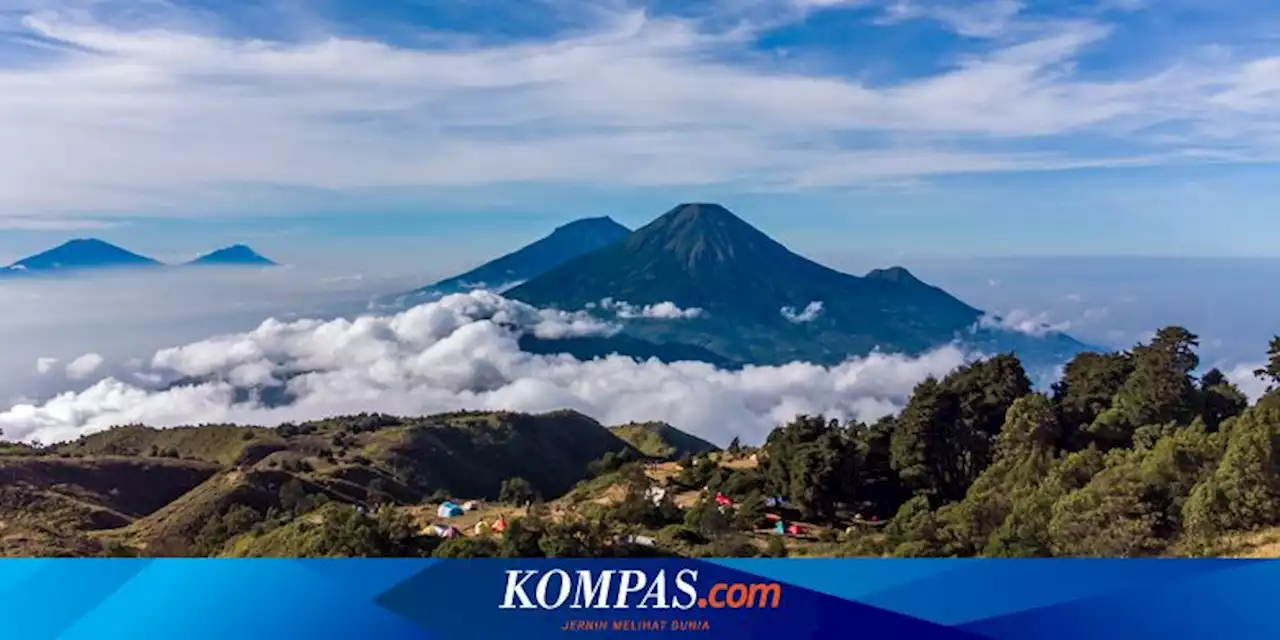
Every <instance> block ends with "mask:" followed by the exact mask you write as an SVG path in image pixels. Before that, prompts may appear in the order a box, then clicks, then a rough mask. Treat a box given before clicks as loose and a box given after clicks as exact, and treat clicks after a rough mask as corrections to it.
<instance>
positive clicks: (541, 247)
mask: <svg viewBox="0 0 1280 640" xmlns="http://www.w3.org/2000/svg"><path fill="white" fill-rule="evenodd" d="M630 233H631V230H630V229H628V228H627V227H624V226H622V225H621V224H618V223H617V222H616V221H614V220H613V218H610V217H608V216H595V217H590V218H579V219H577V220H572V221H570V222H566V223H564V224H562V225H560V226H558V227H556V228H555V229H554V230H552V232H551V233H549V234H547V235H546V236H543V237H541V238H539V239H537V240H535V241H533V242H531V243H529V244H527V245H525V246H523V247H521V248H519V249H516V250H515V251H511V252H509V253H506V254H503V255H501V256H499V257H497V258H494V259H493V260H490V261H488V262H485V263H484V264H481V265H480V266H478V267H475V268H474V269H471V270H469V271H466V272H464V273H461V274H459V275H456V276H452V277H449V278H445V279H443V280H439V281H436V282H434V283H432V284H429V285H427V286H424V287H420V288H418V289H414V290H412V291H407V292H404V293H401V294H398V295H395V296H391V299H392V300H393V301H408V300H423V299H429V298H432V297H438V296H440V295H447V294H450V293H460V292H464V291H468V290H471V289H475V288H482V287H483V288H490V289H492V290H495V291H501V290H503V288H504V287H509V286H514V285H516V284H519V283H521V282H523V281H525V280H527V279H529V278H533V277H536V276H538V275H541V274H543V273H545V272H547V271H549V270H550V269H552V268H555V267H557V266H559V265H560V264H563V263H564V262H565V261H566V260H570V259H572V258H575V257H577V256H580V255H583V254H585V253H590V252H592V251H595V250H597V249H600V248H601V247H604V246H607V245H609V244H611V243H613V242H617V241H619V240H621V239H622V238H625V237H626V236H627V235H628V234H630ZM393 304H394V303H393ZM396 306H405V305H404V304H403V302H401V303H400V304H398V305H396Z"/></svg>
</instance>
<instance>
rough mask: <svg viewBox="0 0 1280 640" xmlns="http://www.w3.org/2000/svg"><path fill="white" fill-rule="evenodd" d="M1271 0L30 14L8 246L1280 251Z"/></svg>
mask: <svg viewBox="0 0 1280 640" xmlns="http://www.w3.org/2000/svg"><path fill="white" fill-rule="evenodd" d="M1278 150H1280V6H1277V5H1276V4H1275V3H1274V2H1270V1H1263V0H1236V1H1233V2H1229V3H1222V2H1211V1H1209V0H1161V1H1159V2H1156V1H1155V0H1146V1H1143V0H1091V1H1088V2H1067V1H1064V0H1047V1H1042V2H1035V1H1031V0H1026V1H1022V2H1020V1H1018V0H968V1H958V0H952V1H944V0H703V1H698V2H678V1H676V0H650V1H648V2H643V1H639V0H637V1H634V2H633V1H628V0H605V1H573V0H526V1H522V2H512V1H510V0H453V1H445V0H417V1H413V2H392V1H390V0H388V1H385V2H358V1H355V0H321V1H303V0H268V1H267V2H232V1H225V0H217V1H215V0H196V1H192V0H184V1H180V2H170V1H165V0H145V1H140V0H130V1H128V2H124V1H118V0H0V258H5V259H13V258H17V257H20V256H21V255H23V254H25V253H29V252H31V251H34V250H38V249H41V248H44V247H46V246H48V245H49V244H51V243H56V242H58V241H61V240H64V239H66V238H68V237H72V236H88V235H93V236H99V237H103V238H106V239H109V240H112V241H116V242H119V243H121V244H126V245H128V246H130V247H131V248H134V249H136V250H139V251H142V252H146V253H150V254H152V255H157V256H159V257H164V258H177V257H182V256H186V255H189V254H192V253H196V252H199V251H202V250H207V249H211V248H214V247H216V246H218V245H221V244H228V243H231V242H241V241H243V242H249V243H250V244H253V245H254V246H255V247H257V248H259V249H260V250H261V251H263V252H264V253H267V254H270V255H273V256H274V257H279V258H280V259H283V260H287V261H292V262H308V261H311V262H316V261H329V260H347V261H350V262H352V263H353V264H359V263H362V262H366V263H368V264H371V265H376V266H377V267H379V268H387V269H396V268H426V267H425V266H423V265H426V264H427V263H428V262H429V263H430V264H431V265H433V268H439V269H442V270H446V271H447V270H448V269H449V268H452V266H453V265H466V264H468V263H473V262H476V261H477V260H478V259H481V258H487V257H490V256H491V255H493V254H494V253H497V252H501V251H503V250H505V249H508V248H511V247H512V246H514V245H518V244H520V243H522V242H524V241H527V240H530V239H533V238H535V237H537V236H539V235H541V234H543V233H545V232H546V231H548V230H549V229H550V228H551V227H553V226H555V225H556V224H559V223H562V222H564V221H565V220H567V219H571V218H574V217H580V216H584V215H601V214H608V215H612V216H614V217H615V218H616V219H618V220H619V221H621V222H623V223H625V224H629V225H632V226H638V225H640V224H643V223H644V222H645V221H647V220H648V219H650V218H652V217H654V216H656V215H657V214H659V213H661V212H663V211H665V210H666V209H668V208H669V207H670V206H672V205H674V204H676V203H677V202H681V201H689V200H699V201H701V200H716V201H721V202H724V203H726V204H727V205H729V206H730V207H731V208H733V209H734V210H736V211H737V212H739V213H740V214H741V215H743V216H744V217H745V218H747V219H749V220H750V221H752V222H755V223H757V224H758V225H759V226H761V227H762V228H764V229H765V230H766V231H768V232H770V233H772V234H773V235H775V236H777V237H779V238H780V239H782V240H783V241H784V242H786V243H788V244H790V245H791V246H793V248H796V249H798V250H801V251H803V252H805V253H810V254H815V255H834V254H838V253H855V254H859V255H883V256H905V255H1009V254H1022V255H1027V254H1030V255H1038V254H1141V255H1173V256H1193V255H1195V256H1199V255H1221V256H1276V255H1280V249H1277V248H1276V245H1275V243H1274V242H1272V241H1270V238H1274V237H1276V234H1277V233H1280V217H1277V216H1276V212H1277V211H1280V196H1278V195H1276V191H1277V190H1276V189H1275V188H1274V186H1273V184H1274V182H1275V179H1274V176H1275V175H1276V174H1275V169H1276V167H1275V164H1276V161H1277V159H1278V158H1280V153H1278Z"/></svg>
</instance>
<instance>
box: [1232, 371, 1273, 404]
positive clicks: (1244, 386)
mask: <svg viewBox="0 0 1280 640" xmlns="http://www.w3.org/2000/svg"><path fill="white" fill-rule="evenodd" d="M1262 366H1263V365H1262V364H1261V363H1258V364H1252V365H1250V364H1242V365H1237V366H1235V367H1232V368H1231V369H1229V370H1227V371H1224V372H1223V373H1225V374H1226V376H1227V380H1230V381H1231V382H1232V384H1234V385H1236V387H1238V388H1239V389H1240V391H1241V392H1243V393H1244V395H1245V396H1247V397H1248V398H1249V401H1250V402H1257V401H1258V399H1260V398H1261V397H1262V396H1263V395H1265V394H1266V393H1267V387H1268V386H1269V383H1268V382H1267V381H1265V380H1263V379H1262V378H1259V377H1258V376H1256V375H1254V372H1255V371H1257V370H1258V369H1259V368H1261V367H1262Z"/></svg>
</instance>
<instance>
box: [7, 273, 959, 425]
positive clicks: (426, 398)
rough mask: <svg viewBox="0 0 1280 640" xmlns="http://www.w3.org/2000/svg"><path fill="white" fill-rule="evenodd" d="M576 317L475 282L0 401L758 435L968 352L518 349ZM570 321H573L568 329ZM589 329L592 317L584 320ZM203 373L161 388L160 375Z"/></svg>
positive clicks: (157, 418)
mask: <svg viewBox="0 0 1280 640" xmlns="http://www.w3.org/2000/svg"><path fill="white" fill-rule="evenodd" d="M579 320H580V319H579V318H577V317H576V316H574V315H573V314H564V313H561V312H551V311H545V310H537V309H533V308H532V307H528V306H526V305H523V304H521V303H517V302H512V301H508V300H506V299H503V298H501V297H499V296H496V295H494V294H491V293H487V292H472V293H470V294H459V295H453V296H448V297H446V298H443V299H441V300H440V301H438V302H433V303H428V304H424V305H421V306H418V307H415V308H413V309H410V310H408V311H405V312H403V313H400V314H397V315H394V316H389V317H381V318H374V317H364V318H360V319H357V320H354V321H347V320H334V321H330V322H322V321H316V320H300V321H296V322H290V323H285V322H279V321H275V320H269V321H267V322H264V323H263V324H262V325H261V326H259V327H258V328H257V329H255V330H253V331H250V332H247V333H242V334H234V335H227V336H222V337H218V338H211V339H208V340H204V341H201V342H195V343H191V344H188V345H184V346H181V347H176V348H170V349H163V350H161V351H159V352H157V353H156V354H155V355H154V357H153V358H152V359H151V361H150V364H149V367H148V368H147V370H145V371H142V372H139V373H140V374H142V375H135V376H133V377H132V381H127V380H126V379H124V378H121V377H110V378H106V379H103V380H101V381H99V382H97V383H96V384H94V385H92V386H90V387H88V388H85V389H83V390H80V391H68V392H65V393H61V394H58V395H55V396H53V397H51V398H49V399H48V400H46V401H44V402H42V403H26V404H21V405H18V406H14V407H12V408H10V409H9V410H8V411H6V412H3V413H0V429H3V431H4V433H5V435H6V436H7V437H10V438H15V439H24V440H25V439H32V438H37V439H40V440H42V441H59V440H65V439H69V438H75V437H78V436H79V435H82V434H85V433H89V432H93V431H97V430H101V429H105V428H108V427H110V426H112V425H118V424H122V423H132V422H143V423H147V424H153V425H157V426H174V425H181V424H193V423H203V422H236V423H249V424H268V425H274V424H279V423H280V422H283V421H300V420H306V419H314V418H321V417H325V416H332V415H337V414H349V413H353V412H360V411H383V412H389V413H395V414H405V415H415V414H424V413H433V412H438V411H448V410H456V409H460V408H477V409H507V410H517V411H547V410H553V409H560V408H571V409H576V410H579V411H582V412H584V413H586V414H588V415H591V416H593V417H595V418H596V419H598V420H600V421H602V422H604V423H619V422H626V421H630V420H666V421H668V422H670V423H672V424H674V425H676V426H677V427H680V428H683V429H687V430H689V431H691V432H693V433H696V434H698V435H701V436H704V437H708V438H711V439H713V440H715V441H718V442H726V441H728V439H729V438H730V437H732V436H733V435H740V436H742V437H743V438H744V439H745V440H747V441H753V442H758V441H761V440H762V439H763V437H764V436H765V435H766V434H767V433H768V431H769V430H770V429H771V428H772V427H773V426H775V425H777V424H779V423H782V422H784V421H787V420H790V419H791V418H792V417H794V415H795V414H796V413H823V414H827V415H830V416H831V417H837V418H844V419H847V418H861V419H865V420H871V419H875V418H878V417H880V416H882V415H886V414H888V413H892V412H893V411H895V410H896V409H897V408H899V407H900V406H901V404H902V403H903V402H904V401H905V399H906V397H907V396H908V395H909V394H910V392H911V389H912V388H913V387H914V385H915V384H916V383H918V382H919V381H920V380H922V379H924V378H925V377H927V376H930V375H934V376H940V375H944V374H945V373H947V372H948V371H950V370H952V369H953V368H955V367H956V366H959V365H960V364H962V363H963V362H964V361H965V358H966V355H965V354H964V353H962V352H961V351H960V350H959V349H956V348H953V347H948V348H943V349H940V350H938V351H935V352H933V353H930V354H927V355H925V356H923V357H920V358H914V359H913V358H906V357H902V356H897V355H888V354H880V353H877V354H873V355H870V356H868V357H866V358H861V359H853V360H850V361H848V362H846V363H844V364H842V365H839V366H835V367H830V368H824V367H819V366H815V365H811V364H804V363H793V364H789V365H785V366H779V367H747V368H745V369H743V370H741V371H723V370H717V369H716V368H714V367H712V366H710V365H707V364H703V363H675V364H662V363H659V362H657V361H656V360H654V361H648V362H636V361H634V360H631V359H628V358H621V357H616V356H614V357H609V358H604V359H599V360H595V361H592V362H579V361H577V360H574V359H572V358H569V357H567V356H540V355H533V354H529V353H525V352H522V351H520V349H519V348H518V346H517V338H518V334H519V333H520V332H528V331H534V332H537V331H538V330H539V328H540V327H541V328H545V327H553V328H554V329H553V330H551V331H549V332H544V333H550V334H562V335H563V334H569V333H581V332H585V331H586V326H585V325H581V326H580V325H578V324H577V323H578V322H579ZM567 327H577V329H567ZM593 328H595V329H597V330H598V329H600V328H601V327H600V325H599V324H598V323H597V324H596V325H593ZM184 377H197V378H201V379H204V380H205V382H204V383H202V384H197V385H186V386H182V387H177V388H169V389H167V390H166V388H165V387H166V382H167V381H172V380H176V379H180V378H184ZM247 384H258V385H262V384H274V385H280V384H284V385H287V389H288V391H289V392H291V393H292V394H293V396H294V397H296V400H295V401H294V402H293V403H292V404H290V405H289V406H285V407H275V408H268V407H264V406H262V405H260V404H257V403H256V402H248V403H240V404H237V403H235V402H234V400H235V393H234V389H233V386H234V385H247Z"/></svg>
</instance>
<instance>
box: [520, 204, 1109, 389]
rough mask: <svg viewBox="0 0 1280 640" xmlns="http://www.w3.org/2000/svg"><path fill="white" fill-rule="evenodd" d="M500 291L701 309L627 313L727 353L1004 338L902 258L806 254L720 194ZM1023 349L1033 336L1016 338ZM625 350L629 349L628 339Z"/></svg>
mask: <svg viewBox="0 0 1280 640" xmlns="http://www.w3.org/2000/svg"><path fill="white" fill-rule="evenodd" d="M504 295H506V296H507V297H510V298H513V299H516V300H520V301H523V302H526V303H529V304H532V305H535V306H539V307H556V308H560V309H566V310H577V309H583V308H589V307H591V306H593V305H597V304H599V303H600V301H602V300H605V299H612V300H619V301H625V302H626V303H629V304H631V305H636V306H642V305H655V304H659V303H663V302H669V303H674V304H675V305H676V306H677V307H679V308H685V309H687V308H699V309H703V310H705V312H706V313H705V314H703V315H702V316H701V317H696V318H687V319H680V320H669V319H661V318H659V319H652V318H642V319H638V320H632V321H629V322H628V323H627V325H626V327H625V329H624V335H626V336H629V337H631V338H634V339H640V340H643V341H647V342H651V343H655V344H659V345H671V347H672V348H675V347H677V346H683V348H686V349H687V348H698V349H703V350H706V351H710V352H711V353H713V354H715V355H716V356H718V357H719V358H721V359H723V360H728V361H732V362H737V363H749V364H783V363H787V362H792V361H796V360H802V361H807V362H815V363H819V364H826V365H832V364H836V363H839V362H841V361H843V360H845V359H847V358H848V357H850V356H859V355H865V354H867V353H870V352H871V351H873V350H876V349H879V350H883V351H887V352H901V353H908V354H919V353H922V352H924V351H927V350H929V349H933V348H936V347H939V346H941V345H945V344H948V343H950V342H953V341H955V340H958V339H965V340H973V341H975V342H978V343H982V344H984V345H987V346H990V345H993V344H994V345H995V346H997V347H999V346H1003V345H1004V344H1005V342H1004V341H1005V338H1004V336H1001V335H998V334H996V333H994V332H990V331H984V330H981V329H979V328H978V321H979V320H980V318H982V316H983V313H982V312H981V311H979V310H978V309H975V308H973V307H971V306H969V305H967V304H965V303H964V302H962V301H960V300H959V299H957V298H955V297H954V296H952V295H950V294H948V293H947V292H945V291H943V290H942V289H939V288H937V287H934V286H931V285H929V284H927V283H924V282H922V281H921V280H919V279H918V278H916V277H915V276H914V275H913V274H911V273H910V272H909V271H908V270H906V269H905V268H902V267H893V268H889V269H883V270H877V271H873V272H872V273H870V274H868V275H867V276H865V277H862V278H859V277H856V276H853V275H849V274H845V273H841V272H839V271H836V270H834V269H830V268H828V267H825V266H823V265H821V264H818V263H816V262H813V261H811V260H809V259H807V258H804V257H802V256H800V255H798V254H796V253H794V252H792V251H791V250H789V249H787V248H786V247H785V246H783V245H782V244H780V243H778V242H776V241H775V240H773V239H772V238H770V237H769V236H767V235H765V234H764V233H762V232H761V231H759V230H758V229H756V228H755V227H753V226H751V225H750V224H748V223H747V222H746V221H744V220H743V219H741V218H739V217H738V216H737V215H735V214H733V213H732V212H730V211H729V210H728V209H725V208H724V207H722V206H720V205H717V204H684V205H680V206H678V207H676V208H674V209H672V210H671V211H669V212H667V213H666V214H664V215H662V216H661V217H659V218H657V219H656V220H654V221H653V222H651V223H649V224H648V225H646V226H644V227H642V228H640V229H639V230H637V231H636V232H634V233H632V234H631V235H629V236H627V237H626V238H625V239H624V240H622V241H620V242H617V243H614V244H611V245H609V246H607V247H604V248H602V249H599V250H597V251H593V252H591V253H588V254H585V255H582V256H579V257H577V258H574V259H571V260H568V261H566V262H565V263H564V264H561V265H560V266H558V267H555V268H554V269H551V270H550V271H548V272H546V273H544V274H542V275H540V276H537V277H535V278H533V279H532V280H530V281H528V282H525V283H524V284H521V285H520V286H517V287H515V288H513V289H511V290H510V291H508V292H506V293H505V294H504ZM1009 340H1012V341H1013V342H1012V343H1011V344H1013V345H1014V346H1015V348H1016V349H1018V350H1020V351H1035V350H1037V349H1038V348H1039V346H1038V345H1037V344H1036V342H1037V340H1035V339H1027V338H1025V337H1016V336H1010V337H1009ZM1039 342H1043V343H1046V344H1047V345H1048V346H1047V347H1046V348H1045V349H1044V350H1047V351H1050V352H1053V355H1054V356H1055V357H1058V358H1059V361H1060V360H1061V357H1063V356H1065V357H1070V356H1071V355H1074V353H1077V352H1079V351H1082V350H1083V349H1084V345H1081V344H1079V343H1077V342H1075V341H1074V340H1071V339H1070V338H1069V337H1066V336H1061V335H1054V336H1050V337H1048V338H1045V339H1043V340H1040V341H1039ZM618 352H619V353H624V354H626V355H630V354H627V353H626V351H623V350H621V349H619V350H618Z"/></svg>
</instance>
